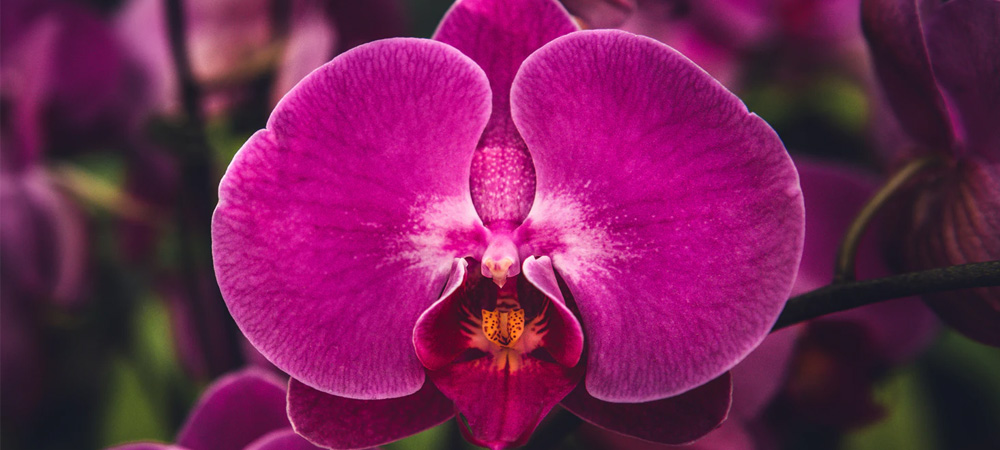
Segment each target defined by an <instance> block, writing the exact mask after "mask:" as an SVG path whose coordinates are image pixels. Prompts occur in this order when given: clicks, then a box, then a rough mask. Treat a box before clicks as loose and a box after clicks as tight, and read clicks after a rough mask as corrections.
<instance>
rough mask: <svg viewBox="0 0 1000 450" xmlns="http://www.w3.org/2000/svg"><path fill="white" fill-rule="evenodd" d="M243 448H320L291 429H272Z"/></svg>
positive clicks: (297, 449) (290, 449)
mask: <svg viewBox="0 0 1000 450" xmlns="http://www.w3.org/2000/svg"><path fill="white" fill-rule="evenodd" d="M244 450H320V447H317V446H315V445H313V444H312V443H311V442H309V441H307V440H306V438H304V437H302V436H299V435H298V434H296V433H295V431H293V430H291V429H287V430H276V431H272V432H270V433H268V434H265V435H264V436H261V437H260V439H257V440H256V441H253V442H251V443H250V445H248V446H246V448H245V449H244Z"/></svg>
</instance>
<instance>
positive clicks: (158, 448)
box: [108, 442, 191, 450]
mask: <svg viewBox="0 0 1000 450" xmlns="http://www.w3.org/2000/svg"><path fill="white" fill-rule="evenodd" d="M108 450H191V449H189V448H185V447H179V446H176V445H171V444H157V443H155V442H137V443H134V444H124V445H119V446H116V447H111V448H109V449H108Z"/></svg>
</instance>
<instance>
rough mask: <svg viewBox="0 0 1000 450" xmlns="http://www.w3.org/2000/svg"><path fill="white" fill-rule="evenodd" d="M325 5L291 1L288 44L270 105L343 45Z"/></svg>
mask: <svg viewBox="0 0 1000 450" xmlns="http://www.w3.org/2000/svg"><path fill="white" fill-rule="evenodd" d="M322 7H323V5H322V4H321V3H319V2H315V1H293V2H291V6H290V8H291V16H292V17H291V24H290V26H289V30H288V37H287V38H286V39H287V40H288V43H286V44H285V49H284V52H283V54H282V56H281V63H280V64H279V65H278V72H277V74H275V80H274V86H273V87H272V88H271V104H277V103H278V100H280V99H281V97H284V96H285V94H286V93H287V92H288V91H290V90H291V89H292V88H293V87H295V85H296V84H298V82H299V81H300V80H302V79H303V78H305V77H306V75H309V73H310V72H312V71H313V70H315V69H316V68H317V67H319V66H322V65H323V63H325V62H327V61H329V60H330V58H331V57H333V54H334V50H335V49H336V48H337V47H338V45H339V44H340V42H339V36H338V35H337V30H336V29H334V27H333V26H332V25H331V23H330V20H329V19H328V18H327V17H326V15H325V14H323V9H322Z"/></svg>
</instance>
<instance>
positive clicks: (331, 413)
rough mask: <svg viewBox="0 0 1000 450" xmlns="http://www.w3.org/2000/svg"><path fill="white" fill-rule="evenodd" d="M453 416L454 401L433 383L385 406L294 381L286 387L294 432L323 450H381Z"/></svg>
mask: <svg viewBox="0 0 1000 450" xmlns="http://www.w3.org/2000/svg"><path fill="white" fill-rule="evenodd" d="M371 375H372V376H376V375H381V374H371ZM454 415H455V410H454V408H453V406H452V403H451V401H450V400H448V399H447V398H445V396H444V395H441V392H439V391H438V390H437V388H436V387H435V386H434V384H433V383H430V382H427V383H424V385H423V387H422V388H421V389H420V390H418V391H417V392H415V393H413V394H410V395H408V396H405V397H398V398H390V399H385V400H354V399H349V398H344V397H337V396H334V395H328V394H325V393H323V392H320V391H317V390H315V389H312V388H310V387H309V386H306V385H305V384H303V383H301V382H299V381H298V380H296V379H294V378H292V380H291V381H290V382H289V384H288V418H289V419H291V421H292V427H293V428H295V431H296V432H297V433H299V434H300V435H302V436H303V437H305V438H306V439H308V440H309V441H310V442H313V443H315V444H316V445H319V446H321V447H328V448H339V449H350V448H365V447H371V446H374V445H380V444H384V443H386V442H392V441H395V440H397V439H402V438H404V437H406V436H409V435H411V434H416V433H418V432H420V431H423V430H425V429H427V428H431V427H433V426H436V425H438V424H440V423H442V422H444V421H446V420H448V419H450V418H451V417H453V416H454Z"/></svg>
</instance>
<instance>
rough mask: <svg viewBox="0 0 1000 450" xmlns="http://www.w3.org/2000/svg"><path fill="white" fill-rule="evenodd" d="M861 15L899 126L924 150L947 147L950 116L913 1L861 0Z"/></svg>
mask: <svg viewBox="0 0 1000 450" xmlns="http://www.w3.org/2000/svg"><path fill="white" fill-rule="evenodd" d="M861 19H862V22H861V23H862V28H863V30H864V33H865V37H866V38H867V39H868V45H869V48H870V49H871V52H872V60H873V62H874V64H875V70H876V73H877V75H878V77H879V79H880V81H881V84H882V88H883V89H884V90H885V94H886V97H887V98H888V100H889V104H890V105H891V106H892V108H893V110H894V111H895V112H896V116H897V117H898V118H899V122H900V124H901V125H902V126H903V129H904V130H905V131H906V132H907V133H909V134H910V135H912V136H913V137H914V138H916V139H917V140H919V141H920V142H921V143H923V144H924V145H926V146H927V147H929V148H928V149H925V150H932V151H941V152H949V151H951V145H952V142H953V140H954V135H953V131H952V125H951V119H950V118H949V114H948V110H947V107H946V106H945V103H944V99H943V98H942V97H941V93H940V92H939V91H938V87H937V82H936V80H935V79H934V74H933V73H932V72H931V63H930V59H929V57H928V55H927V47H926V44H925V42H924V34H923V30H922V29H921V23H920V12H919V11H918V7H917V2H916V1H915V0H864V1H863V2H862V4H861Z"/></svg>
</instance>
